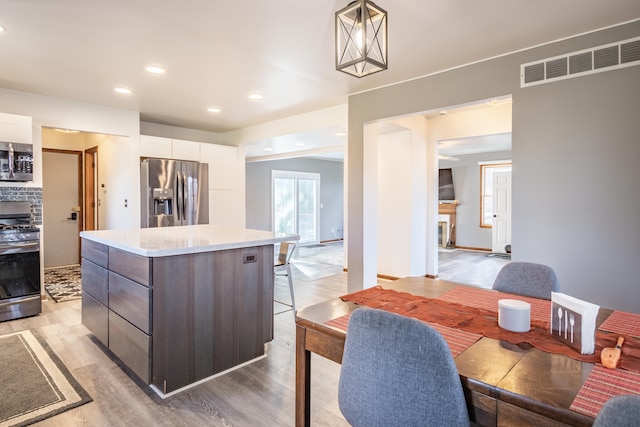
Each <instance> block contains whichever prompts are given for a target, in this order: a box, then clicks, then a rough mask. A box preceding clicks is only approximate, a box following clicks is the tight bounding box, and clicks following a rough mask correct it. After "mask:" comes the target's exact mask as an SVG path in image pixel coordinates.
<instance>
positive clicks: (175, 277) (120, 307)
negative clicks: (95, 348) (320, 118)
mask: <svg viewBox="0 0 640 427" xmlns="http://www.w3.org/2000/svg"><path fill="white" fill-rule="evenodd" d="M80 236H81V237H82V323H83V324H84V325H85V326H86V327H87V328H88V329H89V330H90V331H91V332H92V333H93V335H94V336H95V337H96V338H97V339H98V340H99V341H100V342H101V343H102V344H104V346H105V347H106V349H108V351H109V352H111V353H113V354H114V355H115V356H116V357H118V358H119V359H120V361H121V362H123V364H124V365H125V366H126V367H127V368H128V371H129V372H131V373H133V374H135V375H136V376H137V377H138V378H140V379H141V380H142V381H143V382H144V383H145V384H148V385H150V386H151V388H152V389H153V390H154V391H155V392H156V393H157V394H158V395H160V396H161V397H163V398H165V397H168V396H171V395H173V394H175V393H178V392H180V391H182V390H185V389H187V388H189V387H191V386H193V385H194V384H198V383H199V382H201V381H205V380H207V379H210V378H213V377H214V376H216V375H221V374H223V373H225V372H227V371H229V370H231V369H235V368H237V367H238V366H242V365H244V364H246V363H250V362H253V361H255V360H258V359H260V358H263V357H266V353H265V344H266V343H267V342H269V341H271V340H272V339H273V293H274V289H273V281H274V277H273V265H274V243H278V242H282V241H286V240H298V238H299V237H298V236H297V235H285V234H275V233H271V232H267V231H260V230H248V229H234V228H222V227H214V226H210V225H192V226H178V227H163V228H143V229H129V230H101V231H87V232H82V233H81V234H80Z"/></svg>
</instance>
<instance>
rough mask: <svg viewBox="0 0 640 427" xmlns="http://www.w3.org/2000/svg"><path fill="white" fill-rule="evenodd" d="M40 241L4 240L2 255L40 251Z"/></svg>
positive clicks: (1, 245) (1, 248)
mask: <svg viewBox="0 0 640 427" xmlns="http://www.w3.org/2000/svg"><path fill="white" fill-rule="evenodd" d="M39 250H40V242H4V243H2V244H0V255H8V254H18V253H27V252H38V251H39Z"/></svg>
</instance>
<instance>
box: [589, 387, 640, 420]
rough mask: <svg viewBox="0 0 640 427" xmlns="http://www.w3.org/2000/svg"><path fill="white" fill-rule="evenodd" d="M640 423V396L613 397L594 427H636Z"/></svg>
mask: <svg viewBox="0 0 640 427" xmlns="http://www.w3.org/2000/svg"><path fill="white" fill-rule="evenodd" d="M639 422H640V395H637V394H635V395H631V394H625V395H622V396H615V397H612V398H611V399H609V400H608V401H607V403H605V404H604V406H603V407H602V409H601V410H600V413H599V414H598V416H597V417H596V421H595V422H594V423H593V427H636V426H637V425H638V423H639Z"/></svg>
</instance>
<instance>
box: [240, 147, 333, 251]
mask: <svg viewBox="0 0 640 427" xmlns="http://www.w3.org/2000/svg"><path fill="white" fill-rule="evenodd" d="M272 170H283V171H295V172H309V173H319V174H320V203H322V206H323V207H322V209H321V210H320V241H326V240H334V239H336V238H342V237H343V229H344V227H343V222H344V221H343V217H344V197H343V194H344V178H343V175H344V172H343V170H344V164H343V163H342V162H338V161H330V160H319V159H310V158H296V159H285V160H271V161H264V162H251V163H247V165H246V171H245V172H246V199H247V228H254V229H258V230H269V231H271V228H272V226H271V222H272V219H271V171H272Z"/></svg>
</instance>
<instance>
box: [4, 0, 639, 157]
mask: <svg viewBox="0 0 640 427" xmlns="http://www.w3.org/2000/svg"><path fill="white" fill-rule="evenodd" d="M348 3H349V0H305V1H301V0H297V1H294V0H276V1H264V0H245V1H222V0H185V1H180V2H178V1H175V0H155V1H142V0H108V1H101V2H99V1H87V0H56V1H51V0H29V1H26V0H22V1H21V0H0V25H2V26H4V27H5V28H6V31H5V32H3V33H0V58H2V65H1V66H0V87H3V88H7V89H13V90H18V91H25V92H32V93H38V94H44V95H50V96H55V97H60V98H67V99H72V100H79V101H83V102H89V103H94V104H100V105H106V106H111V107H116V108H122V109H128V110H133V111H139V112H140V118H141V120H142V121H147V122H152V123H159V124H166V125H172V126H179V127H185V128H193V129H199V130H204V131H211V132H217V133H224V132H227V131H231V130H235V129H240V128H244V127H248V126H253V125H257V124H260V123H265V122H269V121H273V120H276V119H281V118H284V117H289V116H292V115H296V114H301V113H306V112H310V111H315V110H318V109H321V108H327V107H331V106H335V105H340V104H345V103H346V102H347V97H348V95H349V94H353V93H357V92H360V91H364V90H368V89H372V88H376V87H380V86H384V85H389V84H392V83H395V82H399V81H403V80H407V79H411V78H415V77H418V76H422V75H427V74H430V73H434V72H437V71H441V70H445V69H449V68H452V67H456V66H459V65H462V64H467V63H471V62H474V61H479V60H482V59H486V58H490V57H494V56H497V55H501V54H505V53H508V52H513V51H516V50H520V49H524V48H527V47H531V46H535V45H539V44H542V43H546V42H550V41H553V40H558V39H562V38H565V37H568V36H571V35H575V34H580V33H584V32H588V31H592V30H596V29H599V28H604V27H607V26H611V25H614V24H618V23H621V22H627V21H630V20H634V19H638V18H640V1H638V0H607V1H603V0H562V1H558V0H536V1H533V2H532V1H530V0H508V1H507V0H483V1H470V0H446V1H444V0H438V1H436V0H402V1H391V0H377V2H376V4H378V6H380V7H382V8H384V9H386V10H387V11H388V15H389V17H388V31H389V69H388V70H386V71H382V72H380V73H377V74H374V75H371V76H368V77H364V78H362V79H358V78H355V77H352V76H349V75H347V74H344V73H341V72H338V71H336V70H335V65H334V63H335V61H334V56H333V55H334V54H333V50H334V48H333V43H334V35H333V33H334V22H333V21H334V13H335V11H337V10H338V9H341V8H342V7H344V6H346V4H348ZM151 64H153V65H159V66H162V67H164V68H165V69H166V74H165V75H162V76H154V75H150V74H149V73H147V72H146V71H145V70H144V67H145V66H147V65H151ZM115 86H124V87H127V88H129V89H131V90H132V91H133V93H132V94H131V95H125V96H123V95H119V94H117V93H115V92H114V90H113V89H114V87H115ZM253 92H258V93H261V94H262V95H264V99H263V100H262V101H258V102H256V101H250V100H249V99H248V98H247V97H248V95H249V94H250V93H253ZM213 106H215V107H219V108H220V109H221V110H222V111H221V112H220V113H217V114H211V113H207V111H206V110H207V108H208V107H213ZM331 131H334V129H325V130H324V131H318V135H306V136H309V137H311V136H313V137H318V139H317V141H318V144H320V145H321V146H322V144H324V145H331V146H335V138H333V139H332V140H331V141H330V142H324V143H322V142H321V141H322V138H321V135H320V134H323V132H325V133H326V132H331ZM292 138H293V137H292ZM310 148H311V147H309V148H308V147H306V146H305V147H304V149H305V150H306V149H310Z"/></svg>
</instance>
